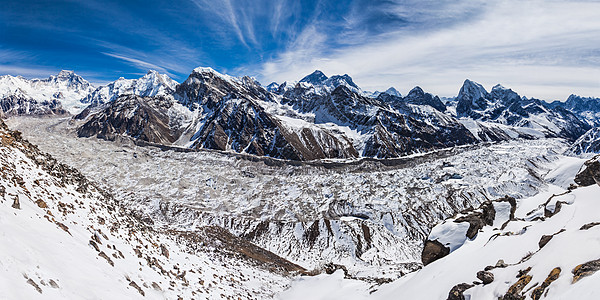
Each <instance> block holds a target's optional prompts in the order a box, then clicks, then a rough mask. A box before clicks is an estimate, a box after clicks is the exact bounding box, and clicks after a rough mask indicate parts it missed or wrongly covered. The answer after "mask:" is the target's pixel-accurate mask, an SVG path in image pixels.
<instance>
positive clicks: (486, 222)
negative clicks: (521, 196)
mask: <svg viewBox="0 0 600 300" xmlns="http://www.w3.org/2000/svg"><path fill="white" fill-rule="evenodd" d="M501 202H507V203H508V204H509V205H510V214H509V216H508V220H506V223H507V222H509V221H511V220H514V214H515V210H516V207H517V202H516V200H515V199H514V198H512V197H508V196H505V197H503V198H499V199H496V200H493V201H486V202H483V203H482V204H481V205H480V206H479V208H477V209H473V208H470V209H466V210H464V211H462V212H461V213H460V214H458V216H455V217H453V218H451V219H450V220H452V222H451V223H446V222H445V223H442V224H439V225H438V226H452V225H451V224H452V223H468V224H469V227H468V229H467V230H466V232H458V231H457V230H456V228H455V227H454V226H452V227H450V228H448V229H446V230H444V231H447V232H454V233H453V234H454V235H455V236H456V237H458V236H463V239H465V238H468V239H473V238H475V236H476V235H477V233H478V232H479V230H481V229H482V228H483V227H484V226H492V225H493V224H494V221H495V220H496V209H495V207H494V203H501ZM437 238H438V237H432V235H430V236H429V238H428V239H427V240H426V241H425V244H424V247H423V252H422V253H421V261H422V262H423V264H424V265H427V264H430V263H431V262H433V261H435V260H438V259H440V258H442V257H444V256H446V255H448V254H450V252H451V251H450V248H449V247H446V246H445V245H449V244H447V243H446V242H448V241H443V240H441V241H439V240H437ZM461 245H462V244H461ZM461 245H454V247H455V248H454V249H453V250H452V251H454V250H455V249H458V247H460V246H461Z"/></svg>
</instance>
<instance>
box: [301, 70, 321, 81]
mask: <svg viewBox="0 0 600 300" xmlns="http://www.w3.org/2000/svg"><path fill="white" fill-rule="evenodd" d="M327 79H328V77H327V76H325V74H323V72H321V71H320V70H315V71H314V72H312V73H311V74H309V75H306V76H305V77H304V78H302V79H300V82H306V83H310V84H313V85H322V84H323V83H324V82H325V80H327Z"/></svg>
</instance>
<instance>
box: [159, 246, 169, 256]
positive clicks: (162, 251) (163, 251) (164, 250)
mask: <svg viewBox="0 0 600 300" xmlns="http://www.w3.org/2000/svg"><path fill="white" fill-rule="evenodd" d="M160 254H162V255H163V256H164V257H166V258H169V249H167V246H165V244H160Z"/></svg>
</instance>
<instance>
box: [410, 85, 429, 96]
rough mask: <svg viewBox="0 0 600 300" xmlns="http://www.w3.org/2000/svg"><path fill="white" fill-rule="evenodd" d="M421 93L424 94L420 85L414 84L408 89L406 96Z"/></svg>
mask: <svg viewBox="0 0 600 300" xmlns="http://www.w3.org/2000/svg"><path fill="white" fill-rule="evenodd" d="M423 94H425V92H424V91H423V89H422V88H421V87H420V86H415V87H414V88H413V89H412V90H410V92H408V95H407V97H410V96H416V95H423Z"/></svg>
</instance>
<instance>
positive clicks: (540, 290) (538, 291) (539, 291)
mask: <svg viewBox="0 0 600 300" xmlns="http://www.w3.org/2000/svg"><path fill="white" fill-rule="evenodd" d="M560 271H561V270H560V268H554V269H552V271H550V274H548V277H546V279H545V280H544V282H542V285H540V286H538V287H536V288H535V289H534V290H533V292H532V293H531V299H533V300H539V299H541V298H542V295H543V294H544V291H546V289H547V288H548V287H549V286H550V284H551V283H552V282H554V281H555V280H556V279H558V277H559V276H560Z"/></svg>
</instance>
